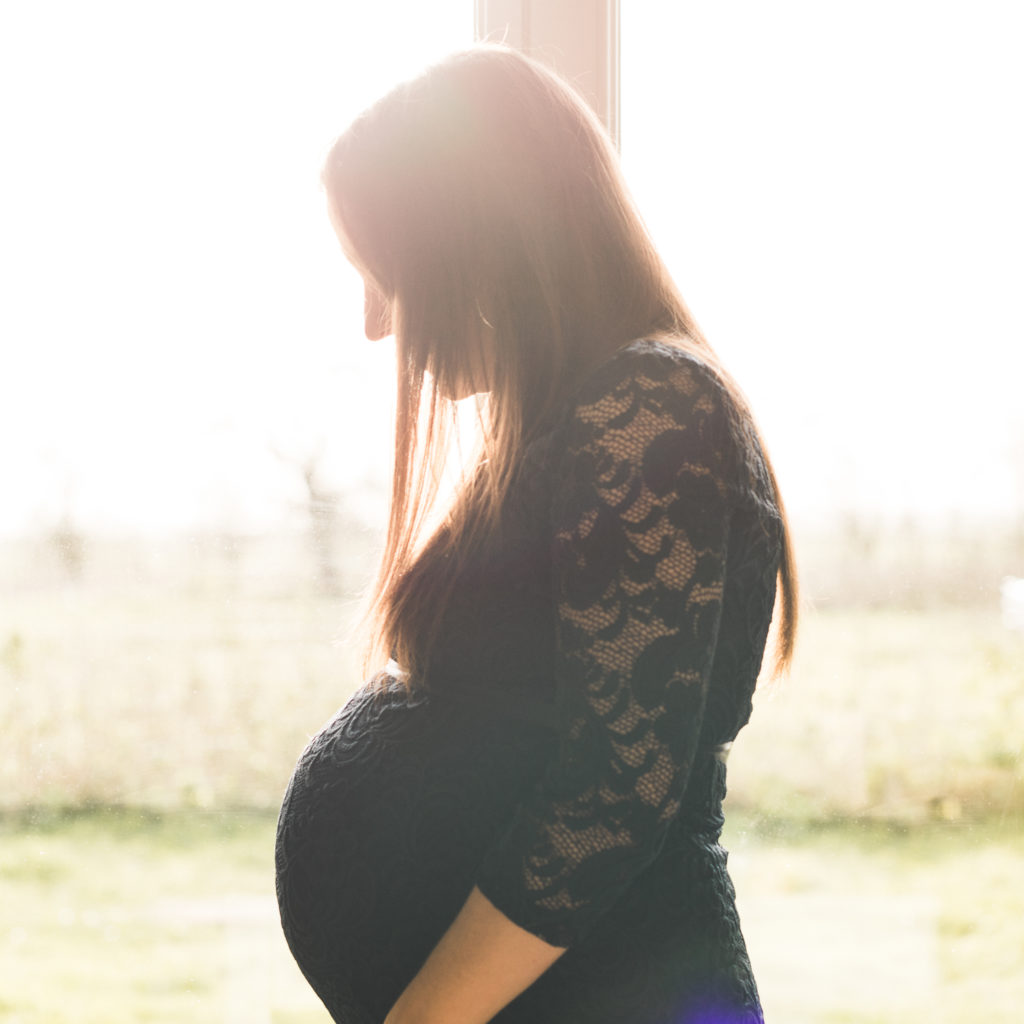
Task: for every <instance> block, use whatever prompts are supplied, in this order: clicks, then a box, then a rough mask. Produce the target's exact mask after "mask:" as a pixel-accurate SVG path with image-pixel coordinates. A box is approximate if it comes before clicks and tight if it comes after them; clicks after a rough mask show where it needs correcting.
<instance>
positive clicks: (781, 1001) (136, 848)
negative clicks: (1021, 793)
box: [0, 809, 1024, 1024]
mask: <svg viewBox="0 0 1024 1024" xmlns="http://www.w3.org/2000/svg"><path fill="white" fill-rule="evenodd" d="M273 828H274V820H273V816H272V815H270V814H268V813H252V812H237V811H236V812H226V811H218V812H204V811H196V810H192V811H176V812H170V813H164V814H154V813H152V812H144V811H137V810H134V811H126V810H121V811H90V812H85V813H82V812H75V813H69V812H40V811H34V812H30V813H26V812H22V813H18V814H7V815H6V816H4V817H3V818H2V819H0V944H2V946H3V948H4V965H5V969H4V988H3V995H2V997H0V1021H4V1022H5V1024H121V1022H125V1024H130V1022H131V1024H134V1022H137V1021H148V1022H152V1024H171V1022H175V1024H177V1022H180V1021H183V1020H187V1021H189V1022H192V1024H242V1022H246V1024H326V1022H327V1020H328V1018H327V1015H326V1014H325V1012H324V1011H323V1009H322V1008H321V1007H320V1005H319V1003H318V1002H317V1000H316V999H315V997H314V996H313V995H312V992H311V991H310V990H309V989H308V987H307V986H306V984H305V982H304V980H303V979H302V977H301V975H300V974H299V972H298V970H297V968H296V967H295V966H294V964H293V962H292V960H291V958H290V956H289V954H288V951H287V949H286V947H285V944H284V940H283V938H282V937H281V934H280V928H279V926H278V922H277V918H276V908H275V905H274V898H273V874H272V855H273ZM724 841H725V843H726V845H727V846H728V847H729V848H730V850H731V855H730V868H731V870H732V873H733V877H734V879H735V882H736V888H737V892H738V902H739V908H740V914H741V917H742V920H743V926H744V931H745V933H746V935H747V941H748V945H749V948H750V953H751V959H752V961H753V963H754V967H755V971H756V973H757V976H758V980H759V985H760V987H761V993H762V1000H763V1002H764V1006H765V1012H766V1016H767V1019H768V1020H770V1021H778V1022H786V1024H840V1022H844V1024H879V1022H883V1021H884V1022H890V1021H897V1020H898V1021H902V1022H922V1024H923V1022H926V1021H927V1022H929V1024H977V1022H978V1021H980V1020H984V1021H985V1022H986V1024H1011V1022H1012V1024H1016V1022H1017V1021H1018V1020H1019V1019H1020V1016H1019V1014H1020V1006H1021V1005H1024V969H1022V968H1024V889H1022V887H1021V886H1020V884H1019V879H1020V878H1021V877H1024V822H1020V821H1010V820H1005V821H1003V822H1001V823H992V822H989V823H985V824H965V823H962V822H961V823H951V822H934V823H926V824H920V825H914V826H893V825H891V824H885V823H878V822H875V823H864V822H830V823H829V822H818V823H814V822H807V821H780V820H774V821H769V820H768V819H765V818H763V817H761V818H758V817H751V816H749V815H746V814H744V813H742V812H740V811H737V810H735V809H733V810H732V811H731V813H730V820H729V825H728V827H727V832H726V836H725V840H724Z"/></svg>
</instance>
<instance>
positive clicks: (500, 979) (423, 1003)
mask: <svg viewBox="0 0 1024 1024" xmlns="http://www.w3.org/2000/svg"><path fill="white" fill-rule="evenodd" d="M564 952H565V950H564V949H562V948H560V947H558V946H551V945H548V943H546V942H545V941H544V940H543V939H538V938H537V936H535V935H532V934H531V933H530V932H528V931H525V930H524V929H523V928H520V927H519V925H517V924H514V923H513V922H512V921H510V920H509V919H508V918H507V917H506V916H505V915H504V914H503V913H502V912H501V911H500V910H498V909H497V908H496V907H495V906H494V905H493V904H492V903H491V902H490V901H489V900H488V899H487V898H486V897H485V896H484V895H483V894H482V893H481V892H480V890H479V889H476V888H474V889H473V891H472V892H471V893H470V894H469V899H467V900H466V903H465V905H464V906H463V908H462V910H461V911H459V915H458V917H456V918H455V920H454V921H453V922H452V924H451V927H450V928H449V929H448V931H447V932H445V934H444V936H443V937H442V939H441V941H440V942H439V943H438V944H437V945H436V946H435V947H434V951H433V952H432V953H431V954H430V956H429V957H428V958H427V961H426V963H424V965H423V966H422V967H421V968H420V971H419V973H418V974H417V975H416V977H415V978H413V980H412V981H411V982H410V983H409V985H408V987H407V988H406V990H405V991H404V992H403V993H402V995H401V996H400V997H399V1000H398V1002H397V1003H395V1005H394V1006H393V1007H392V1009H391V1012H390V1013H389V1014H388V1016H387V1019H386V1020H385V1022H384V1024H484V1022H485V1021H489V1020H490V1019H491V1018H492V1017H493V1016H494V1015H495V1014H496V1013H497V1012H498V1011H499V1010H500V1009H501V1008H502V1007H503V1006H505V1005H506V1004H507V1003H509V1002H511V1001H512V1000H513V999H514V998H515V997H516V996H517V995H519V993H520V992H522V991H523V990H524V989H525V988H527V987H528V986H530V985H531V984H533V982H534V981H536V980H537V978H539V977H540V976H541V975H542V974H543V973H544V972H545V971H546V970H547V969H548V968H549V967H550V966H551V965H552V964H553V963H554V962H555V961H556V960H557V959H558V958H559V957H560V956H561V955H562V954H563V953H564Z"/></svg>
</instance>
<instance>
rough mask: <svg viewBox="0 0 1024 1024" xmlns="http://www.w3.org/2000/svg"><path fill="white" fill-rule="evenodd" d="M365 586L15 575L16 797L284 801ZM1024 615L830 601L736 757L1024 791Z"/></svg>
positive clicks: (992, 803)
mask: <svg viewBox="0 0 1024 1024" xmlns="http://www.w3.org/2000/svg"><path fill="white" fill-rule="evenodd" d="M351 614H352V606H351V603H350V602H349V603H346V602H345V601H344V600H342V599H339V598H333V597H328V596H322V595H317V594H316V593H315V592H301V591H300V592H293V593H278V592H273V591H270V592H267V591H261V590H258V589H253V588H249V589H239V590H237V591H231V590H230V589H225V588H223V587H220V586H214V587H210V588H207V589H203V588H194V587H193V588H184V587H182V588H174V587H157V586H136V587H107V588H104V587H98V586H71V585H68V586H63V587H58V588H49V587H48V588H40V589H38V590H34V591H32V590H29V591H23V592H19V593H17V594H15V595H7V596H0V731H2V735H3V737H4V742H3V744H2V747H0V806H6V807H20V806H68V805H70V806H83V805H109V804H126V805H142V806H149V807H165V808H167V807H178V806H186V807H187V806H193V807H264V808H266V807H273V806H276V804H277V802H278V800H279V798H280V795H281V793H282V792H283V789H284V786H285V784H286V782H287V778H288V775H289V772H290V770H291V767H292V765H293V763H294V761H295V758H296V757H297V755H298V753H299V752H300V751H301V749H302V747H303V746H304V744H305V742H306V741H307V739H308V737H309V736H310V735H312V734H313V733H314V732H315V731H316V730H317V729H318V728H319V726H320V725H321V724H322V723H323V722H324V721H326V719H327V718H328V717H329V716H330V715H331V714H332V713H333V712H334V711H335V710H336V709H337V708H338V707H339V706H340V705H341V704H342V703H344V701H345V699H346V698H347V696H348V694H349V693H351V691H352V690H353V689H354V687H355V686H356V685H357V683H358V681H359V679H360V671H359V664H358V656H357V652H356V651H355V650H354V649H353V647H352V645H347V644H345V643H343V642H341V641H340V640H339V637H342V636H343V635H344V632H345V629H346V626H347V623H348V621H349V619H350V617H351ZM1022 744H1024V634H1021V633H1013V632H1010V631H1008V630H1006V629H1005V628H1004V627H1003V626H1002V624H1001V622H1000V618H999V613H998V608H997V607H996V606H995V605H994V603H993V604H991V605H979V606H968V607H939V608H916V609H907V608H849V607H832V608H824V609H821V610H818V611H814V610H810V611H807V612H806V613H805V615H804V619H803V623H802V632H801V636H800V641H799V647H798V652H797V658H796V662H795V664H794V667H793V671H792V675H791V677H790V678H788V679H785V680H782V681H778V682H774V683H769V684H767V685H765V684H763V685H762V686H761V688H760V689H759V692H758V694H757V696H756V700H755V712H754V716H753V719H752V722H751V725H750V726H749V728H748V729H746V730H745V731H744V732H743V733H742V734H741V735H740V738H739V740H738V742H737V744H736V747H735V750H734V752H733V755H732V760H731V762H730V786H731V792H732V797H733V800H734V802H735V803H736V805H737V806H742V807H745V808H749V809H759V810H760V811H762V812H764V813H768V814H773V815H777V816H783V817H792V816H794V815H795V814H803V815H811V816H815V817H822V816H834V815H845V816H858V817H861V816H865V815H869V816H874V817H884V818H889V819H894V818H895V819H900V820H909V821H919V820H927V819H930V818H944V819H951V820H955V819H958V818H960V817H966V818H970V819H978V818H984V817H991V816H998V815H1001V814H1006V813H1018V812H1021V811H1022V810H1024V760H1022Z"/></svg>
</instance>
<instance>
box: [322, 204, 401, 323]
mask: <svg viewBox="0 0 1024 1024" xmlns="http://www.w3.org/2000/svg"><path fill="white" fill-rule="evenodd" d="M327 216H328V217H329V218H330V221H331V227H333V228H334V233H335V235H337V237H338V242H339V244H340V245H341V251H342V252H343V253H344V254H345V259H347V260H348V261H349V263H351V264H352V266H353V267H355V268H356V270H358V271H359V276H360V277H361V278H362V279H363V330H364V332H365V334H366V338H367V340H368V341H380V339H381V338H386V337H387V336H388V335H389V334H391V333H392V329H391V302H390V301H389V299H388V297H387V296H386V295H385V294H384V293H383V292H382V291H381V290H380V288H378V287H377V285H376V284H374V282H373V281H371V280H370V279H369V278H368V277H367V276H366V273H365V272H364V271H363V269H362V267H360V265H359V260H358V259H357V258H356V255H355V249H354V247H353V245H352V242H351V240H350V239H349V237H348V234H347V233H346V231H345V226H344V225H343V224H342V222H341V218H340V217H339V216H338V214H337V212H336V211H335V209H334V204H333V203H331V202H328V204H327Z"/></svg>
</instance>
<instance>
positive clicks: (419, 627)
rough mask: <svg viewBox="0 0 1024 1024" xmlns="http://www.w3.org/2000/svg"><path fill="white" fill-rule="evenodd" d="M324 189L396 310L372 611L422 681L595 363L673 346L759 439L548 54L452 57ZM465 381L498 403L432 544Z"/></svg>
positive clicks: (341, 147) (403, 99)
mask: <svg viewBox="0 0 1024 1024" xmlns="http://www.w3.org/2000/svg"><path fill="white" fill-rule="evenodd" d="M323 180H324V185H325V187H326V190H327V194H328V200H329V203H330V204H331V209H332V214H333V216H334V217H335V218H336V220H337V221H338V222H340V224H342V225H343V226H344V231H345V234H346V236H347V238H348V241H349V242H350V244H351V247H352V249H353V250H354V255H355V259H356V262H357V264H358V266H359V268H360V270H361V271H362V272H363V274H364V276H365V277H366V278H367V280H368V281H369V282H370V283H371V284H372V286H373V287H375V288H377V289H378V290H379V291H380V292H381V293H382V294H383V295H384V297H385V299H386V301H387V302H388V303H389V304H390V308H391V316H392V325H391V326H392V329H393V332H394V334H395V338H396V342H397V357H398V396H397V398H398V403H397V411H396V423H395V462H394V473H393V480H392V496H391V511H390V516H389V522H388V531H387V540H386V543H385V548H384V555H383V558H382V560H381V566H380V571H379V574H378V578H377V582H376V585H375V588H374V591H373V598H372V613H373V614H372V619H373V621H374V624H375V634H376V638H377V642H378V644H379V650H383V651H385V652H387V653H389V654H391V655H393V656H394V657H395V658H396V659H397V660H398V661H399V662H400V663H401V664H402V665H403V666H405V667H407V668H408V669H410V670H411V673H412V675H413V676H414V677H415V676H416V674H417V673H418V672H419V671H421V670H422V669H423V668H424V667H425V665H426V662H427V660H428V659H429V651H430V647H431V643H432V639H433V637H434V636H435V635H436V631H437V629H438V627H439V625H440V623H441V621H442V619H443V616H444V609H445V602H446V600H447V597H448V595H449V593H450V587H451V583H452V581H453V580H454V578H455V576H456V575H457V572H458V567H459V563H460V559H461V558H462V557H463V556H464V553H465V552H466V551H469V550H471V549H472V547H473V544H474V543H475V542H476V541H477V540H479V539H480V538H481V537H482V536H484V535H486V534H487V533H488V532H489V531H491V530H493V529H494V528H495V527H496V525H497V521H498V517H499V514H500V510H501V507H502V503H503V500H504V498H505V496H506V493H507V490H508V486H509V481H510V478H511V474H512V471H513V469H514V466H515V462H516V458H517V456H518V454H519V453H520V452H521V451H522V449H523V447H524V445H525V444H527V443H528V442H529V441H530V439H531V438H532V437H533V436H535V435H536V434H537V433H538V432H539V431H541V430H543V428H544V426H545V424H548V423H550V422H551V419H552V417H553V415H554V414H555V413H556V412H557V410H558V409H559V408H560V404H561V403H563V402H564V401H565V400H566V398H567V396H568V395H569V393H570V392H571V390H572V388H573V386H574V384H575V383H576V382H577V381H578V380H579V379H580V377H581V376H582V375H583V374H585V373H586V371H587V370H588V369H590V368H591V367H593V366H594V365H595V364H597V363H600V362H601V361H603V360H604V359H606V358H607V357H608V356H610V355H611V354H612V353H613V352H615V351H616V350H617V349H619V348H621V347H622V346H624V345H626V344H628V343H629V342H630V341H633V340H635V339H637V338H642V337H660V338H664V339H668V340H671V341H673V342H674V343H675V344H678V345H679V346H680V347H682V348H685V349H687V350H689V351H691V352H693V353H694V354H695V355H697V356H698V357H699V358H700V359H702V360H703V361H704V362H705V363H707V364H709V365H711V366H712V367H713V368H714V369H715V371H716V372H717V373H718V374H719V376H720V377H721V378H722V380H723V383H724V385H725V386H726V388H727V389H728V390H729V391H730V393H731V394H732V396H733V398H734V400H735V404H736V406H737V408H738V409H739V410H740V414H741V415H742V416H743V417H744V418H745V419H747V420H748V421H749V423H750V426H751V427H752V428H753V429H755V430H756V428H754V427H753V421H752V419H751V418H750V413H749V410H748V406H747V403H746V401H745V400H744V399H743V396H742V394H741V393H740V392H739V389H738V388H737V387H736V386H735V384H734V383H733V382H732V381H731V379H730V378H729V377H728V375H727V374H726V373H725V372H724V371H723V369H722V367H721V366H720V365H719V363H718V360H717V357H716V356H715V354H714V352H713V351H712V349H711V348H710V346H709V345H708V343H707V342H706V340H705V339H704V337H703V335H702V334H701V332H700V330H699V328H698V327H697V324H696V323H695V321H694V319H693V317H692V316H691V315H690V312H689V310H688V309H687V307H686V304H685V303H684V302H683V300H682V297H681V296H680V294H679V292H678V290H677V288H676V286H675V284H674V282H673V281H672V279H671V277H670V275H669V274H668V271H667V270H666V268H665V266H664V264H663V262H662V260H661V258H660V257H659V256H658V254H657V252H656V251H655V249H654V246H653V244H652V243H651V240H650V237H649V235H648V233H647V231H646V229H645V228H644V225H643V222H642V221H641V219H640V216H639V214H638V212H637V210H636V208H635V206H634V204H633V201H632V199H631V198H630V195H629V192H628V190H627V188H626V185H625V182H624V180H623V178H622V174H621V170H620V167H619V161H618V157H617V155H616V153H615V151H614V149H613V147H612V145H611V143H610V141H609V139H608V137H607V135H606V133H605V132H604V129H603V128H602V127H601V125H600V123H599V122H598V120H597V119H596V117H595V116H594V115H593V114H592V112H591V111H590V109H589V107H587V105H586V104H585V103H584V102H583V101H582V100H581V99H580V98H579V97H578V96H577V95H576V93H575V92H573V90H572V89H571V88H569V87H568V86H567V85H566V84H565V83H564V82H563V81H562V80H561V79H559V78H558V77H557V76H556V75H555V74H553V73H552V72H550V71H548V70H547V69H546V68H544V67H543V66H542V65H541V64H539V63H537V62H536V61H533V60H531V59H530V58H528V57H525V56H524V55H522V54H521V53H519V52H517V51H515V50H512V49H508V48H505V47H500V46H492V45H481V46H476V47H474V48H472V49H469V50H466V51H463V52H460V53H457V54H455V55H453V56H451V57H449V58H448V59H447V60H445V61H443V62H441V63H439V64H436V65H434V66H433V67H431V68H430V69H428V70H427V71H426V72H424V73H423V74H421V75H420V76H419V77H417V78H415V79H413V80H411V81H409V82H406V83H404V84H402V85H399V86H398V87H396V88H395V89H393V90H392V91H391V92H389V93H388V94H387V95H386V96H384V97H383V98H382V99H380V100H379V101H378V102H377V103H375V104H374V105H373V106H372V107H370V108H369V109H368V110H367V111H366V112H365V113H363V114H362V115H361V116H360V117H359V118H357V119H356V121H355V122H354V123H353V124H352V125H351V126H350V127H349V128H348V129H347V130H346V131H345V132H344V134H343V135H341V137H340V138H339V139H338V140H337V142H336V143H335V144H334V146H333V147H332V149H331V151H330V154H329V156H328V158H327V161H326V164H325V167H324V172H323ZM484 372H485V373H486V381H481V380H480V378H481V375H482V373H484ZM467 382H474V383H475V385H476V386H477V387H478V388H479V389H480V390H486V392H487V398H486V400H485V405H484V407H483V420H482V423H483V427H484V429H483V430H482V445H481V448H480V450H479V452H478V454H477V456H476V458H475V460H474V461H473V463H472V465H471V466H470V467H469V469H468V472H467V474H466V476H465V477H464V483H463V486H462V487H461V488H460V489H459V490H458V492H457V493H456V496H455V498H454V500H453V501H452V503H451V505H450V507H449V508H448V510H447V514H446V516H445V518H444V520H443V522H442V523H441V524H440V526H438V527H437V528H436V529H434V530H433V532H432V533H431V532H430V531H428V530H427V528H426V527H427V525H428V523H429V522H430V513H431V510H432V508H433V506H434V505H435V499H436V497H437V494H438V481H439V479H440V473H441V470H442V468H443V466H444V465H445V460H446V457H447V455H448V452H449V444H448V442H449V439H450V437H451V427H452V423H453V415H452V410H453V407H454V399H455V398H457V397H458V396H459V395H461V394H462V393H463V392H465V391H466V390H467ZM480 384H483V385H484V386H483V387H480ZM769 472H771V469H770V467H769ZM772 481H773V485H774V475H773V476H772ZM777 491H778V488H777V487H776V492H777ZM779 507H780V509H781V507H782V506H781V500H780V503H779ZM783 523H784V532H783V537H784V539H783V557H782V564H781V567H780V570H779V581H780V594H779V603H780V606H781V616H780V623H779V628H778V630H777V641H776V667H777V668H778V669H781V668H783V667H785V666H786V664H787V663H788V661H789V659H790V657H791V654H792V650H793V643H794V637H795V632H796V619H797V589H796V572H795V568H794V563H793V555H792V550H791V547H790V542H789V531H788V527H786V526H785V514H784V513H783Z"/></svg>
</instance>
